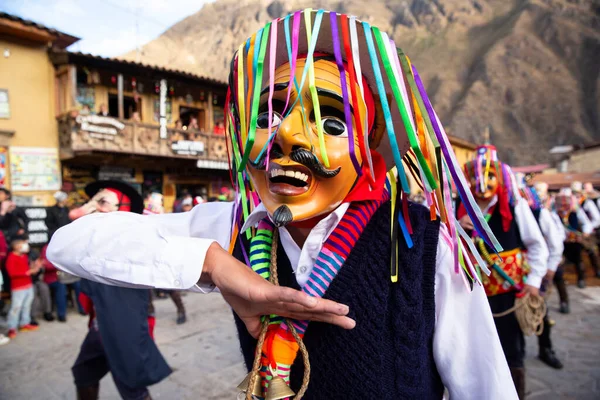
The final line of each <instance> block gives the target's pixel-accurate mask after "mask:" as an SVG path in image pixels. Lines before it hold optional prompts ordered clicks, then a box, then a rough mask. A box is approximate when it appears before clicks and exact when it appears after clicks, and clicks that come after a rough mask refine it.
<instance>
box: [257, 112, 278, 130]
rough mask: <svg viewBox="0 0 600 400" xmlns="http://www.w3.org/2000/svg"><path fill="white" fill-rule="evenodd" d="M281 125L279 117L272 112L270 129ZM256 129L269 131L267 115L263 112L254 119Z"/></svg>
mask: <svg viewBox="0 0 600 400" xmlns="http://www.w3.org/2000/svg"><path fill="white" fill-rule="evenodd" d="M279 124H281V115H279V113H276V112H275V111H273V122H272V123H271V128H276V127H278V126H279ZM256 127H257V128H258V129H269V113H268V112H263V113H260V114H259V115H258V118H257V119H256Z"/></svg>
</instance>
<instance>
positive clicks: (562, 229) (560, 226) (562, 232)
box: [550, 211, 567, 246]
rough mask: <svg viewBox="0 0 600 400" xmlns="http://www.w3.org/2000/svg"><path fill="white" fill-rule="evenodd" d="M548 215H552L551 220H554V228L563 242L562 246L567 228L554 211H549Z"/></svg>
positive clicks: (565, 238)
mask: <svg viewBox="0 0 600 400" xmlns="http://www.w3.org/2000/svg"><path fill="white" fill-rule="evenodd" d="M550 215H551V217H552V221H553V222H554V225H555V226H556V228H557V230H558V233H559V234H560V238H561V241H562V242H563V246H564V242H565V240H567V230H566V229H565V225H564V224H563V222H562V219H561V218H560V216H559V215H558V214H557V213H556V211H550Z"/></svg>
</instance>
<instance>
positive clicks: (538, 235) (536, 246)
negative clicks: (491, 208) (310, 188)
mask: <svg viewBox="0 0 600 400" xmlns="http://www.w3.org/2000/svg"><path fill="white" fill-rule="evenodd" d="M514 214H515V221H516V222H517V226H518V227H519V233H520V234H521V240H522V241H523V244H524V245H525V247H526V248H527V261H528V262H529V266H530V267H531V271H529V275H527V285H529V286H533V287H534V288H538V289H539V287H540V285H541V284H542V278H543V277H544V275H546V271H547V269H548V267H547V262H548V247H547V246H546V242H545V241H544V236H543V235H542V232H541V231H540V228H539V226H538V224H537V221H536V220H535V217H534V216H533V213H532V212H531V209H530V208H529V205H528V204H527V202H526V201H525V200H522V199H521V200H519V201H518V202H517V204H516V206H515V212H514Z"/></svg>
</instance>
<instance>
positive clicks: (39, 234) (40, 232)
mask: <svg viewBox="0 0 600 400" xmlns="http://www.w3.org/2000/svg"><path fill="white" fill-rule="evenodd" d="M24 211H25V215H27V218H29V224H28V225H27V231H28V237H29V243H30V244H32V245H42V244H46V243H48V227H47V226H46V208H45V207H26V208H25V210H24Z"/></svg>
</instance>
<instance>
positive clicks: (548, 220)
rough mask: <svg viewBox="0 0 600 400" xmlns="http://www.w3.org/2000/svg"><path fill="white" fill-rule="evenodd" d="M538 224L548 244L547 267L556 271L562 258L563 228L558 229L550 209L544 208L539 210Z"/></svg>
mask: <svg viewBox="0 0 600 400" xmlns="http://www.w3.org/2000/svg"><path fill="white" fill-rule="evenodd" d="M539 226H540V231H542V235H544V240H545V241H546V245H547V246H548V264H547V265H548V269H549V270H550V271H554V272H555V271H556V269H557V268H558V265H559V264H560V262H561V260H562V254H563V250H564V247H565V246H564V243H563V242H564V239H563V237H564V228H562V229H559V228H558V227H557V226H556V222H555V221H554V220H553V218H552V215H551V214H550V211H548V210H547V209H546V208H542V209H541V210H540V217H539Z"/></svg>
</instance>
